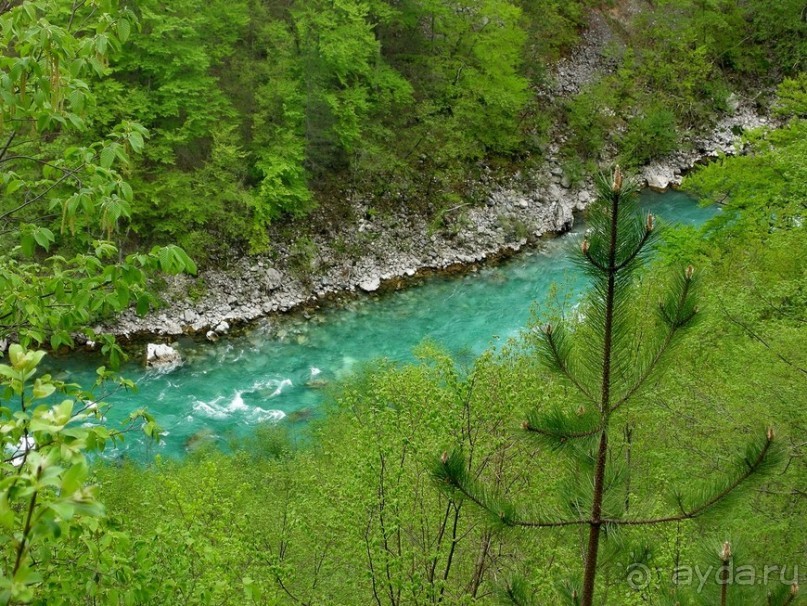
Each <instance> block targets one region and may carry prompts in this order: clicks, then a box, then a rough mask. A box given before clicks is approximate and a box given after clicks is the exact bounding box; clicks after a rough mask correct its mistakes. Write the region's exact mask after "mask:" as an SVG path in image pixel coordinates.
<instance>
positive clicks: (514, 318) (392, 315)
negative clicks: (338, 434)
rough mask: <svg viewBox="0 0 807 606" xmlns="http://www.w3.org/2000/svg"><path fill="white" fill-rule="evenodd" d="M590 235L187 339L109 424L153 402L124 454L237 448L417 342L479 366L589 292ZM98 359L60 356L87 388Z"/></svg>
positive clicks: (677, 198) (689, 204) (662, 200)
mask: <svg viewBox="0 0 807 606" xmlns="http://www.w3.org/2000/svg"><path fill="white" fill-rule="evenodd" d="M642 205H643V207H644V209H645V210H647V211H651V212H653V213H654V214H656V215H658V216H659V217H660V218H662V219H663V220H666V221H668V222H671V223H683V224H689V225H699V224H702V223H703V222H705V221H706V220H707V219H708V218H709V217H711V216H713V215H714V214H715V213H716V212H718V211H717V210H716V209H714V208H704V207H701V206H699V205H698V204H697V203H696V202H695V201H694V200H692V199H691V198H689V197H687V196H686V195H684V194H681V193H677V192H670V193H666V194H661V195H660V194H654V193H652V192H645V193H643V194H642ZM583 229H584V226H583V225H581V224H578V226H577V227H576V228H575V230H574V231H572V232H570V233H568V234H566V235H564V236H562V237H559V238H555V239H551V240H547V241H546V242H545V243H544V244H542V245H541V246H540V247H538V248H536V249H534V250H530V251H527V252H523V253H521V254H519V255H517V256H516V257H515V258H513V259H511V260H509V261H507V262H505V263H503V264H501V265H498V266H493V267H485V268H482V269H480V270H479V271H474V272H470V273H467V274H465V275H461V276H453V277H435V278H431V279H427V280H424V281H423V282H422V283H421V284H419V285H413V286H412V287H411V288H408V289H406V290H403V291H399V292H395V293H389V294H386V295H381V296H377V297H362V298H359V299H356V300H354V301H352V302H351V303H349V304H348V305H347V306H345V307H338V308H332V309H326V310H323V311H320V312H317V314H315V315H314V316H313V317H312V318H311V319H305V318H304V317H302V315H300V314H292V315H290V316H288V317H286V318H281V319H274V320H272V326H271V328H269V327H268V326H267V325H261V324H258V325H256V326H255V327H254V328H253V329H251V330H250V331H249V332H248V333H247V334H245V335H243V336H239V337H233V338H230V339H225V340H222V341H220V342H218V343H216V344H209V343H199V342H194V341H191V340H187V341H184V342H181V343H180V345H181V351H182V355H183V357H184V360H185V362H184V364H182V365H181V366H179V367H177V368H174V369H172V370H170V371H151V370H149V371H147V370H144V369H143V368H142V367H141V366H138V365H136V364H130V365H129V366H126V367H125V368H124V369H123V374H124V375H125V376H127V377H128V378H130V379H132V380H134V381H135V382H136V383H137V386H138V390H137V392H136V393H134V394H132V393H126V392H118V393H112V394H111V395H109V396H108V397H106V398H105V401H106V402H108V403H109V404H111V409H110V411H109V413H108V421H109V423H110V424H112V425H115V424H116V423H119V422H120V420H121V419H123V418H125V417H126V415H127V414H128V413H129V412H130V411H131V410H132V409H134V408H139V407H146V408H148V409H149V410H150V411H151V412H152V413H153V414H154V415H155V417H156V419H157V422H158V423H159V425H160V426H161V427H162V429H163V430H164V431H165V435H164V437H163V439H162V440H161V441H160V443H159V444H151V445H148V444H147V443H146V441H145V439H141V438H140V437H139V436H137V435H135V434H132V436H131V437H128V438H127V439H126V441H125V443H124V444H123V445H122V446H120V448H119V450H118V451H117V452H118V454H120V455H121V456H124V455H127V456H133V457H135V458H138V459H139V458H142V457H144V456H145V457H148V456H151V455H154V454H161V455H163V456H179V455H181V454H182V453H183V452H185V451H186V449H187V447H188V445H189V444H190V443H193V442H194V441H196V440H197V439H198V437H199V436H202V435H204V436H206V437H207V439H214V440H218V441H221V442H222V443H227V442H228V441H229V440H232V439H237V438H238V437H239V436H243V435H245V434H247V433H248V432H249V431H250V430H251V429H252V428H254V427H255V426H256V425H257V424H259V423H263V422H276V423H292V422H294V421H295V420H299V419H301V418H305V417H307V416H308V415H310V414H311V413H312V412H313V411H316V410H317V407H318V406H319V405H320V404H321V402H322V398H323V397H324V396H323V390H322V389H321V385H322V384H325V383H327V382H330V381H333V380H337V379H339V378H341V377H343V376H345V375H346V374H348V373H349V372H350V371H351V368H353V367H354V366H355V364H356V363H358V362H362V361H366V360H370V359H373V358H380V357H385V358H388V359H391V360H397V361H407V360H411V359H412V349H413V347H415V346H416V345H417V344H418V343H420V342H421V341H423V340H424V339H427V338H429V339H432V340H434V341H436V342H437V343H439V344H440V345H442V346H443V347H445V348H446V349H448V350H449V351H451V352H452V353H454V354H455V355H457V356H458V357H459V358H460V359H470V358H472V357H473V356H476V355H478V354H480V353H481V352H482V351H484V350H486V349H487V348H490V347H494V346H495V345H496V344H497V343H500V342H502V341H503V340H506V339H508V338H509V337H512V336H515V335H517V334H518V333H519V331H520V330H522V329H523V328H524V327H525V326H526V324H527V322H528V320H529V318H530V313H531V309H532V306H533V305H540V304H541V303H542V302H544V301H546V298H547V296H549V293H551V292H552V291H553V288H552V286H553V285H559V286H560V287H561V291H562V292H565V293H568V294H569V295H570V296H571V297H572V298H574V297H577V296H579V293H580V292H581V291H582V290H583V289H584V288H585V282H584V279H583V277H582V276H581V275H580V273H579V271H578V270H577V269H575V267H574V266H573V264H572V263H571V262H570V261H569V259H568V257H567V253H568V251H569V247H570V246H572V245H573V244H574V242H575V241H576V240H579V238H580V237H581V233H582V230H583ZM100 363H101V362H100V360H95V359H92V358H86V357H70V358H64V359H55V360H51V361H50V365H51V368H52V369H53V370H54V371H55V372H54V374H55V375H56V376H57V377H58V378H61V379H66V380H70V381H76V382H80V383H82V384H84V385H86V384H88V383H91V382H92V380H93V379H94V368H95V366H97V365H99V364H100ZM113 456H115V455H113Z"/></svg>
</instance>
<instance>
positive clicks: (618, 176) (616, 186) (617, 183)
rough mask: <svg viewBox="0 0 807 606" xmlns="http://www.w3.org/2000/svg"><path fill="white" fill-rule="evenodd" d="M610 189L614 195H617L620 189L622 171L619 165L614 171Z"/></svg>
mask: <svg viewBox="0 0 807 606" xmlns="http://www.w3.org/2000/svg"><path fill="white" fill-rule="evenodd" d="M611 189H613V191H614V193H618V192H619V191H620V190H621V189H622V169H621V168H619V164H617V165H616V169H615V170H614V183H613V184H612V185H611Z"/></svg>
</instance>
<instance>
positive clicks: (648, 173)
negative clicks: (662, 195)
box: [643, 164, 681, 191]
mask: <svg viewBox="0 0 807 606" xmlns="http://www.w3.org/2000/svg"><path fill="white" fill-rule="evenodd" d="M643 176H644V180H645V181H646V182H647V187H649V188H650V189H652V190H654V191H665V190H666V189H667V188H668V187H670V186H678V185H681V177H680V176H679V175H676V174H675V170H674V169H673V168H672V167H670V166H663V165H660V164H651V165H650V166H648V167H647V168H645V169H644V172H643Z"/></svg>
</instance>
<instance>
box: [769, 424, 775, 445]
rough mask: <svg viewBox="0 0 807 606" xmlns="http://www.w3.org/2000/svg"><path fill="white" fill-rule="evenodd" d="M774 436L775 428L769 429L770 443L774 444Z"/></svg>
mask: <svg viewBox="0 0 807 606" xmlns="http://www.w3.org/2000/svg"><path fill="white" fill-rule="evenodd" d="M774 436H775V434H774V432H773V427H768V442H773V438H774Z"/></svg>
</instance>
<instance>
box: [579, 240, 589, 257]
mask: <svg viewBox="0 0 807 606" xmlns="http://www.w3.org/2000/svg"><path fill="white" fill-rule="evenodd" d="M590 248H591V244H590V243H589V241H588V238H583V241H582V242H581V243H580V250H582V251H583V254H584V255H587V254H588V251H589V249H590Z"/></svg>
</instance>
